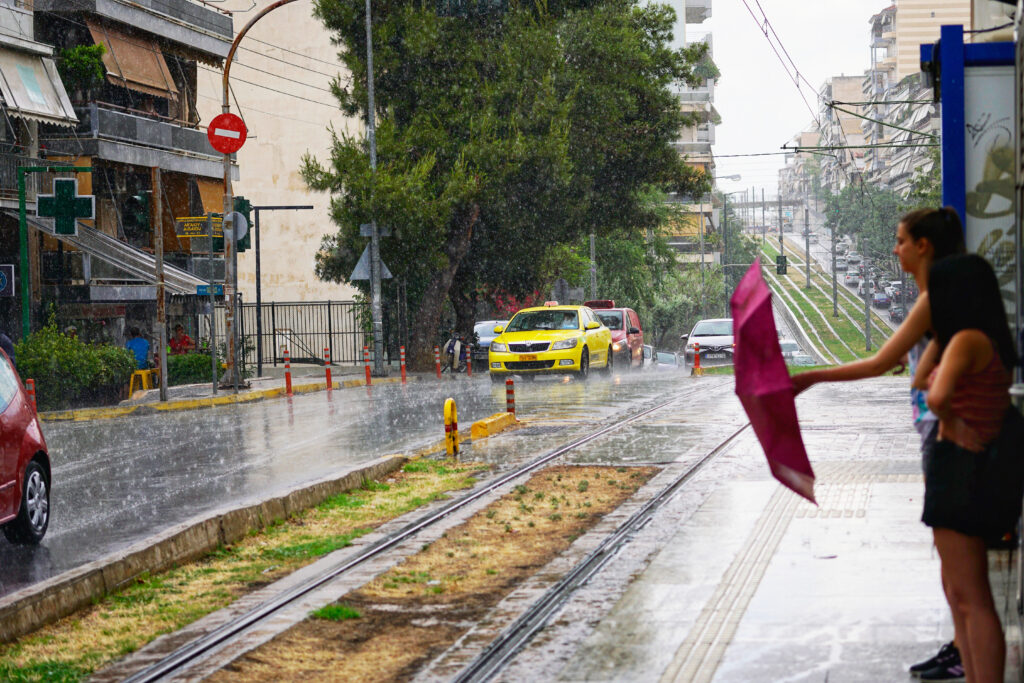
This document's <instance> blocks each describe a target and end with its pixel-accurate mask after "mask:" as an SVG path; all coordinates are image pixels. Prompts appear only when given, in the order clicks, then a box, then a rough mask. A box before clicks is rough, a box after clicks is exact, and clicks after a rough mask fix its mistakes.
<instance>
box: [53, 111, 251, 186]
mask: <svg viewBox="0 0 1024 683" xmlns="http://www.w3.org/2000/svg"><path fill="white" fill-rule="evenodd" d="M75 113H76V114H77V115H78V118H79V121H80V123H79V126H78V140H79V141H80V142H81V146H82V147H81V149H82V151H81V154H83V155H87V156H92V157H96V158H99V159H105V160H107V161H114V162H120V163H125V164H132V165H136V166H146V167H152V166H159V167H160V168H162V169H165V170H168V171H177V172H180V173H189V174H195V175H200V176H204V177H208V178H220V177H223V166H222V163H223V157H222V156H221V155H220V154H218V153H217V152H215V151H214V150H213V148H212V147H210V142H209V140H208V139H207V137H206V133H205V132H203V131H201V130H198V129H196V128H190V127H188V126H184V125H180V124H179V123H177V122H173V121H167V120H161V119H158V118H150V117H145V116H137V115H135V114H132V113H129V112H126V111H119V110H117V109H115V108H113V105H109V106H108V105H103V104H101V103H97V102H93V103H91V104H88V105H85V106H79V107H75ZM64 146H67V145H64ZM236 173H237V171H236Z"/></svg>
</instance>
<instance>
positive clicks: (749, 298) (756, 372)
mask: <svg viewBox="0 0 1024 683" xmlns="http://www.w3.org/2000/svg"><path fill="white" fill-rule="evenodd" d="M730 304H731V305H732V317H733V330H734V334H735V336H734V341H735V343H736V349H735V352H734V354H733V364H734V366H735V370H736V395H737V396H739V398H740V402H741V403H742V404H743V408H744V409H745V410H746V411H747V416H748V417H750V424H751V426H752V427H753V428H754V433H755V434H757V439H758V441H760V442H761V446H762V448H764V454H765V456H766V457H767V458H768V466H769V467H770V468H771V470H772V474H773V475H775V478H776V479H778V480H779V481H780V482H782V483H783V484H784V485H785V486H788V487H789V488H791V489H792V490H793V491H795V492H797V493H799V494H800V495H801V496H803V497H804V498H806V499H808V500H809V501H811V502H812V503H814V502H816V501H815V500H814V471H813V470H812V469H811V463H810V462H809V461H808V460H807V450H806V449H805V448H804V442H803V439H802V438H801V436H800V425H799V424H798V423H797V417H796V404H795V402H794V399H795V398H796V394H795V392H794V390H793V382H792V381H791V380H790V378H789V371H788V370H787V369H786V361H784V360H783V358H782V350H781V349H780V348H779V335H778V332H777V331H776V329H775V317H774V316H773V315H772V293H771V291H770V290H769V289H768V285H767V284H765V281H764V277H762V275H761V263H760V261H754V263H752V264H751V265H750V268H749V269H748V270H747V272H746V274H745V275H744V276H743V279H742V280H740V283H739V286H737V287H736V291H735V292H733V295H732V298H731V299H730Z"/></svg>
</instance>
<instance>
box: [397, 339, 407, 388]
mask: <svg viewBox="0 0 1024 683" xmlns="http://www.w3.org/2000/svg"><path fill="white" fill-rule="evenodd" d="M398 358H399V365H400V366H401V368H402V384H405V347H404V346H399V347H398Z"/></svg>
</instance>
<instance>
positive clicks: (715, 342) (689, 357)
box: [680, 318, 736, 366]
mask: <svg viewBox="0 0 1024 683" xmlns="http://www.w3.org/2000/svg"><path fill="white" fill-rule="evenodd" d="M680 338H681V339H682V340H683V341H684V342H685V343H686V352H685V358H686V364H687V365H693V360H694V353H695V349H696V345H697V344H700V364H701V365H702V366H704V365H732V356H733V351H734V348H735V346H736V344H735V343H734V341H733V336H732V318H713V319H710V320H699V321H697V324H696V325H694V326H693V329H692V330H691V331H690V333H689V334H684V335H682V336H681V337H680Z"/></svg>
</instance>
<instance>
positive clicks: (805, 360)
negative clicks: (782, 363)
mask: <svg viewBox="0 0 1024 683" xmlns="http://www.w3.org/2000/svg"><path fill="white" fill-rule="evenodd" d="M786 363H787V364H789V365H814V358H813V357H811V356H809V355H807V354H806V353H798V354H796V355H793V356H790V357H789V358H787V359H786Z"/></svg>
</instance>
